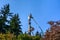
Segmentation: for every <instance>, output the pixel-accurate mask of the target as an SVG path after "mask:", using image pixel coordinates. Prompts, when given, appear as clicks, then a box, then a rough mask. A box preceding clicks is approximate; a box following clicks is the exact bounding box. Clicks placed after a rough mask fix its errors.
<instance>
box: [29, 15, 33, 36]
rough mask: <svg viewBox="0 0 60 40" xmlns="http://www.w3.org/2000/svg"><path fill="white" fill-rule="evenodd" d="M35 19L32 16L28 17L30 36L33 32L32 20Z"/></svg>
mask: <svg viewBox="0 0 60 40" xmlns="http://www.w3.org/2000/svg"><path fill="white" fill-rule="evenodd" d="M32 18H33V17H32V14H30V15H29V16H28V27H29V28H28V34H29V35H31V32H32V26H31V19H32Z"/></svg>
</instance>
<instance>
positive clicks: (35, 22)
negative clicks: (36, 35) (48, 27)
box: [32, 18, 43, 34]
mask: <svg viewBox="0 0 60 40" xmlns="http://www.w3.org/2000/svg"><path fill="white" fill-rule="evenodd" d="M32 19H33V21H34V22H35V23H36V24H37V25H38V27H39V29H40V30H41V32H42V34H43V30H42V29H41V27H40V25H39V24H38V23H37V22H36V20H35V19H34V18H32Z"/></svg>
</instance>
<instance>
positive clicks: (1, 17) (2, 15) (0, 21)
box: [0, 4, 11, 33]
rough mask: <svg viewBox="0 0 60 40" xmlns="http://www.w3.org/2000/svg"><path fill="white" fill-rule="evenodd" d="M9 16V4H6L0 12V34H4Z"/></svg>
mask: <svg viewBox="0 0 60 40" xmlns="http://www.w3.org/2000/svg"><path fill="white" fill-rule="evenodd" d="M9 15H11V13H10V9H9V4H6V5H4V7H3V8H2V9H1V10H0V33H6V29H7V28H8V25H6V23H7V22H8V20H7V18H8V16H9Z"/></svg>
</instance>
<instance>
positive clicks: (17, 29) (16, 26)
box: [10, 14, 22, 35]
mask: <svg viewBox="0 0 60 40" xmlns="http://www.w3.org/2000/svg"><path fill="white" fill-rule="evenodd" d="M10 28H11V33H14V34H15V35H18V34H20V33H22V30H21V21H20V20H19V16H18V14H15V15H13V16H12V18H11V20H10Z"/></svg>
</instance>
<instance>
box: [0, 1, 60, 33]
mask: <svg viewBox="0 0 60 40" xmlns="http://www.w3.org/2000/svg"><path fill="white" fill-rule="evenodd" d="M5 4H10V11H11V12H13V13H18V14H19V17H20V18H21V21H22V25H23V26H22V30H23V32H25V31H27V30H28V15H29V14H30V13H31V14H32V15H33V17H34V18H35V20H36V21H37V22H38V23H39V25H40V26H41V28H42V30H43V31H44V32H45V31H46V29H48V28H50V25H49V24H47V22H48V21H51V20H52V21H58V20H60V0H0V9H1V7H3V5H5ZM32 26H33V27H34V28H35V30H34V33H35V32H36V31H37V30H38V31H39V32H40V30H39V28H38V26H37V25H36V24H35V23H34V22H33V20H32Z"/></svg>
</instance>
